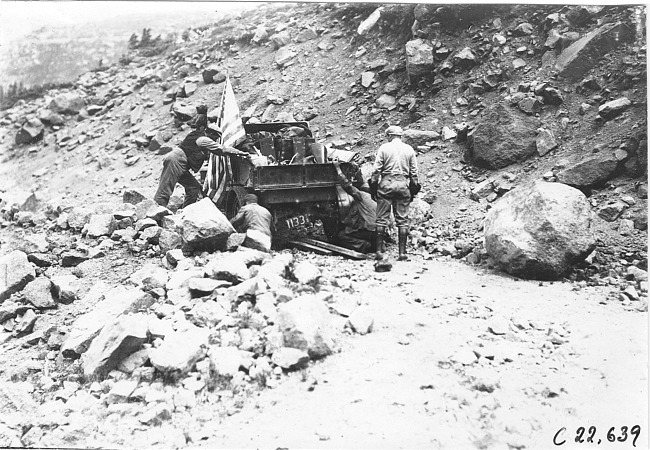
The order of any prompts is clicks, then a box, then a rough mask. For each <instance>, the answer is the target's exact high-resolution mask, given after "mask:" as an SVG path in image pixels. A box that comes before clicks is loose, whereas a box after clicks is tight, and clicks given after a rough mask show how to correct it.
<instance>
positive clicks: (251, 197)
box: [243, 194, 257, 205]
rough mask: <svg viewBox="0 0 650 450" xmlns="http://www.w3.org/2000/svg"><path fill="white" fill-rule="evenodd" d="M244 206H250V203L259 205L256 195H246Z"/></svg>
mask: <svg viewBox="0 0 650 450" xmlns="http://www.w3.org/2000/svg"><path fill="white" fill-rule="evenodd" d="M243 200H244V204H246V205H248V204H249V203H257V195H255V194H246V195H244V198H243Z"/></svg>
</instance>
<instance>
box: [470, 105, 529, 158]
mask: <svg viewBox="0 0 650 450" xmlns="http://www.w3.org/2000/svg"><path fill="white" fill-rule="evenodd" d="M536 125H537V124H536V121H535V120H534V119H532V118H528V117H526V116H522V115H521V114H520V113H518V112H517V111H515V110H511V109H508V108H507V107H506V106H505V105H503V104H501V103H498V104H496V105H494V106H492V107H488V109H487V110H486V112H485V115H484V116H483V117H482V119H481V122H480V123H479V124H478V125H477V126H476V127H474V129H473V130H472V131H471V132H470V133H469V134H468V135H467V150H468V151H467V153H466V157H467V159H469V160H470V161H471V162H472V163H473V164H475V165H477V166H480V167H487V168H489V169H501V168H503V167H507V166H509V165H510V164H514V163H516V162H519V161H523V160H525V159H527V158H528V157H530V156H532V155H533V154H534V153H535V151H536V150H537V145H536V138H537V136H536V134H537V133H536V132H537V126H536Z"/></svg>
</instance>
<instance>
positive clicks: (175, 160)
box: [153, 105, 250, 208]
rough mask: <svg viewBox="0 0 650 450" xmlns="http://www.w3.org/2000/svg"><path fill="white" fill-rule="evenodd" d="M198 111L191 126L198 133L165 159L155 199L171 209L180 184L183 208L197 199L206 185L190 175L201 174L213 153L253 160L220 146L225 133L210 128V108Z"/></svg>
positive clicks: (245, 154)
mask: <svg viewBox="0 0 650 450" xmlns="http://www.w3.org/2000/svg"><path fill="white" fill-rule="evenodd" d="M196 111H197V115H196V116H195V117H194V118H193V119H192V121H191V122H190V126H191V127H192V128H194V130H192V131H191V132H190V133H189V134H188V135H187V136H185V139H183V142H181V144H180V146H179V147H177V148H175V149H174V150H172V151H171V152H169V153H168V154H167V155H166V156H165V159H164V160H163V170H162V174H161V175H160V182H159V184H158V190H157V191H156V195H155V196H154V198H153V199H154V201H155V202H156V203H158V204H159V205H161V206H165V207H167V204H168V203H169V197H171V195H172V193H173V192H174V188H175V187H176V183H179V184H180V185H181V186H183V187H184V188H185V201H184V202H183V208H185V207H186V206H188V205H191V204H192V203H194V202H195V201H196V200H197V198H198V196H199V193H200V192H201V189H202V186H201V183H199V182H198V180H197V179H196V178H195V177H194V175H192V174H191V173H190V169H191V170H192V171H194V172H198V171H199V170H200V169H201V166H202V165H203V163H204V162H205V161H206V160H207V159H208V156H209V153H214V154H216V155H224V154H231V155H237V156H241V157H244V158H249V157H250V155H249V154H248V153H246V152H242V151H239V150H237V149H235V148H233V147H226V146H222V145H221V144H218V143H217V142H218V141H219V139H220V138H221V134H222V133H221V130H220V129H219V128H217V127H215V126H212V125H208V116H207V112H208V107H207V106H205V105H201V106H197V107H196Z"/></svg>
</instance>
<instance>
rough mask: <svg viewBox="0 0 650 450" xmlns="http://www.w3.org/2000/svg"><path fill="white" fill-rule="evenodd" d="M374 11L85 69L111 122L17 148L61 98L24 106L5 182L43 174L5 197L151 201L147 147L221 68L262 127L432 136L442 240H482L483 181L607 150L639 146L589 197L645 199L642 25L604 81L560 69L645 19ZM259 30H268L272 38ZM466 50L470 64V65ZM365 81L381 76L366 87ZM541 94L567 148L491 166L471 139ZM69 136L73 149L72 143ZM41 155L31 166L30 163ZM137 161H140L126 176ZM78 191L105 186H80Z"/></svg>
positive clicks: (280, 22)
mask: <svg viewBox="0 0 650 450" xmlns="http://www.w3.org/2000/svg"><path fill="white" fill-rule="evenodd" d="M371 6H372V5H345V4H341V5H337V4H328V5H296V6H292V7H286V6H278V7H275V6H273V5H266V6H264V7H262V8H261V9H260V10H255V11H250V12H246V13H245V14H244V15H243V16H242V17H241V18H239V19H234V20H228V21H222V22H221V23H218V24H215V25H214V26H212V27H201V28H199V29H195V30H193V32H192V34H191V39H190V41H189V42H188V43H187V45H184V46H183V47H182V48H178V49H177V50H175V51H174V52H172V53H171V54H170V55H168V56H166V57H165V58H156V57H153V58H141V57H140V58H139V57H136V58H135V59H134V60H133V62H131V63H130V64H129V65H128V66H126V67H119V66H113V67H111V68H110V69H108V70H106V71H104V72H94V73H89V74H86V75H84V76H83V77H81V78H80V80H79V81H78V82H77V83H76V85H75V87H74V88H73V89H72V91H76V92H79V93H80V95H81V96H82V97H83V98H85V102H86V103H87V104H88V106H89V107H92V108H94V111H99V112H98V113H93V114H94V115H92V116H90V117H89V116H88V115H87V114H86V113H85V112H81V115H77V116H76V117H75V116H74V115H73V116H69V115H68V116H66V115H64V121H65V124H64V125H50V126H47V129H46V133H45V138H44V139H43V142H44V143H45V144H46V145H43V144H36V145H31V146H30V145H19V146H16V145H13V144H12V141H13V140H14V139H13V136H12V135H13V134H14V133H15V131H14V129H13V128H12V127H17V126H20V125H21V124H22V123H24V122H25V121H27V120H28V119H29V118H30V117H32V116H38V115H39V114H42V113H41V112H40V111H42V110H43V109H46V108H47V107H48V105H49V97H48V98H47V99H46V98H43V99H40V100H37V101H34V102H30V103H28V104H25V105H24V106H14V108H12V109H11V110H9V111H7V112H6V113H5V119H4V121H3V122H4V124H5V125H10V127H9V128H7V127H6V126H4V127H3V133H2V142H3V148H4V151H3V155H4V156H3V157H4V158H5V164H3V166H4V167H5V168H6V172H5V173H7V174H10V173H21V174H35V175H36V176H33V177H32V179H31V180H29V182H27V185H25V177H24V176H21V177H19V178H17V177H12V176H6V177H3V183H4V184H3V186H2V189H4V190H11V189H14V187H13V186H16V187H17V186H21V189H24V190H29V189H40V188H41V187H47V189H46V190H47V193H43V194H42V195H44V196H46V197H58V196H60V195H62V194H64V193H66V195H67V196H69V198H70V199H77V200H78V201H88V200H89V199H92V198H94V197H95V195H98V196H104V197H103V198H107V197H110V196H117V195H119V193H120V189H122V188H124V187H126V186H129V187H135V188H139V189H144V190H145V192H149V193H152V192H153V190H154V189H155V185H156V177H157V175H158V173H159V172H158V171H159V170H160V157H159V156H157V155H155V154H152V153H150V152H148V151H146V150H145V147H146V145H147V141H148V140H149V139H150V138H151V136H152V135H154V134H155V133H156V132H158V131H161V130H165V131H169V132H171V133H173V134H174V135H175V137H174V139H173V140H172V141H171V142H170V144H173V143H175V142H178V139H179V138H180V137H181V136H182V134H183V132H182V131H183V128H182V127H181V128H179V127H178V126H177V125H178V124H179V123H180V122H178V121H176V122H175V121H174V114H173V113H174V111H172V113H171V114H170V107H169V105H168V104H167V103H168V102H169V101H170V100H171V99H173V98H175V94H176V93H181V92H182V88H183V85H184V84H186V83H191V85H193V87H192V88H191V89H193V90H194V92H193V93H192V94H191V95H190V96H189V97H187V98H178V99H177V100H176V101H177V104H180V105H183V104H185V105H188V106H189V107H190V110H191V107H192V105H196V104H199V103H203V102H205V103H207V104H208V105H209V106H210V107H216V105H217V104H218V101H219V97H220V92H221V85H219V84H217V85H215V84H205V83H204V80H203V77H202V76H201V75H202V72H203V71H205V69H206V68H208V67H209V66H211V65H215V64H216V65H217V66H218V69H220V70H221V71H222V72H228V73H229V74H230V77H231V79H232V80H233V84H234V85H235V90H236V95H237V97H238V101H239V104H240V109H241V110H242V112H244V111H246V112H247V113H248V114H249V115H250V116H253V117H257V118H260V119H263V120H274V119H277V118H278V117H285V118H286V117H293V118H296V119H298V120H302V119H305V118H307V119H310V122H311V124H312V126H313V128H314V130H316V134H317V138H318V139H319V140H320V141H322V142H324V143H325V144H326V145H328V146H334V147H340V148H346V149H353V150H355V151H359V152H360V153H362V154H363V155H366V157H367V158H368V160H369V159H371V158H372V154H373V152H374V150H375V148H376V147H377V146H378V145H379V144H380V143H381V142H382V131H381V130H382V129H383V128H384V127H385V126H387V125H388V124H393V123H396V124H400V125H402V126H403V127H405V128H407V129H412V130H422V131H426V132H428V133H427V134H424V135H423V136H424V137H422V136H420V135H414V139H412V141H411V143H413V144H414V145H415V146H417V149H418V152H419V153H420V158H419V159H420V166H421V171H422V173H423V174H424V175H425V177H424V178H425V180H424V183H423V185H424V191H423V193H422V195H421V198H423V199H425V200H426V201H429V202H433V203H432V211H431V216H432V217H433V221H432V222H430V223H429V224H428V225H425V226H424V228H423V229H422V230H421V231H424V230H429V231H431V230H432V229H433V230H434V232H435V230H438V228H439V227H441V226H444V225H447V224H448V223H449V222H450V221H451V223H455V228H456V229H457V228H458V227H462V228H463V232H462V233H461V234H458V233H457V232H454V230H453V229H452V230H451V233H452V236H450V237H449V239H447V241H450V242H453V241H454V237H459V238H462V239H465V240H470V241H472V240H473V241H475V243H478V241H480V239H478V238H477V235H476V232H477V230H478V227H479V223H480V219H481V218H482V216H483V214H484V212H485V210H486V208H489V203H488V202H487V201H486V200H484V199H483V198H481V199H480V200H479V202H478V203H477V202H475V201H470V197H472V189H474V188H475V187H476V186H477V184H476V183H481V182H484V181H486V180H487V179H488V178H489V179H490V180H495V179H496V180H498V179H502V176H505V177H506V178H507V179H508V180H516V182H515V184H517V183H523V182H526V181H528V180H531V179H539V178H541V177H542V175H545V174H546V176H547V177H548V176H551V177H552V176H553V175H552V174H553V169H556V171H557V170H559V169H560V168H566V167H568V166H571V165H572V164H575V163H577V162H579V161H580V160H581V159H583V158H585V157H587V156H588V155H590V154H591V153H592V152H593V151H597V150H593V149H594V148H596V149H610V148H611V149H619V148H627V149H630V148H631V149H632V150H631V151H628V153H629V155H628V156H627V157H626V160H629V162H627V161H626V167H627V168H626V169H625V170H624V171H622V170H619V171H617V172H616V173H614V174H613V175H612V176H611V177H610V178H609V179H607V180H605V181H604V182H603V183H600V184H599V185H598V186H596V189H590V193H591V194H592V197H591V198H592V199H593V200H592V202H593V204H594V206H595V207H596V206H598V205H603V204H606V203H607V202H608V201H609V200H612V199H613V197H612V195H610V193H611V194H613V195H618V196H621V195H623V194H627V193H631V194H634V191H635V188H636V184H638V182H640V181H643V180H644V178H636V177H638V176H644V174H645V173H646V172H647V171H646V170H645V168H644V166H645V163H644V161H645V159H644V156H643V155H644V154H645V153H644V152H645V145H646V144H645V143H646V142H647V141H646V138H645V129H646V122H645V104H646V99H645V73H646V72H645V55H644V51H643V49H645V46H642V44H643V42H642V40H643V35H642V33H643V31H644V30H641V31H639V30H637V35H636V38H635V40H634V39H633V40H629V39H628V40H627V42H626V43H625V44H624V45H622V46H616V48H614V49H613V50H612V51H610V52H608V53H607V54H606V55H605V57H604V58H603V60H602V62H600V63H598V64H596V63H595V62H592V63H591V67H592V68H591V69H590V71H589V72H588V73H585V74H584V75H583V76H581V77H579V79H578V80H577V81H572V80H568V79H566V77H560V78H558V77H557V72H558V70H557V68H556V66H555V65H554V62H555V61H556V59H557V57H558V55H559V53H560V50H561V49H562V48H563V47H566V46H568V45H569V44H570V43H571V42H572V40H575V39H576V38H577V37H578V36H583V35H586V34H587V33H588V32H590V31H592V30H594V29H597V28H598V26H600V25H602V24H603V23H613V22H616V21H623V22H624V23H627V24H629V26H630V27H633V26H635V24H638V18H637V17H636V16H635V14H638V11H637V10H635V9H634V8H612V7H608V8H595V9H594V8H592V9H590V10H588V9H587V8H582V9H581V8H566V7H541V6H539V7H534V6H528V7H524V6H518V7H516V8H510V7H499V8H496V10H495V9H494V8H493V7H489V8H487V7H486V8H485V9H481V8H482V7H480V6H476V7H471V6H464V7H459V8H458V9H454V8H452V7H445V8H438V9H436V8H433V7H431V6H430V5H429V6H427V5H420V6H417V7H416V6H414V5H403V6H399V5H396V6H390V7H386V8H384V11H383V12H382V17H381V19H379V21H378V23H377V25H376V26H375V27H373V28H372V29H371V30H370V31H369V32H367V33H366V34H364V35H362V36H360V35H359V34H358V33H357V30H356V28H357V26H358V25H359V23H360V22H361V21H362V20H363V19H365V18H366V17H367V15H369V14H370V13H371V12H372V11H373V10H374V6H372V7H371ZM497 16H498V17H497ZM574 16H575V17H574ZM583 16H584V17H583ZM567 17H569V18H571V19H572V20H573V22H571V20H569V19H567ZM635 20H636V22H635ZM414 24H415V25H414ZM262 29H263V30H264V32H263V33H262V31H261V30H262ZM256 31H260V33H261V34H260V35H259V36H257V37H256V36H255V32H256ZM412 32H415V34H416V37H417V38H418V39H421V41H422V42H431V43H432V44H433V46H434V47H435V58H437V60H436V62H435V64H434V67H433V68H432V69H431V71H430V72H429V73H430V75H426V76H414V75H412V74H411V73H410V72H409V70H407V67H406V66H407V64H406V63H407V55H406V54H405V50H404V49H405V44H406V42H408V41H410V40H412V39H413V37H414V36H413V35H412ZM572 33H573V34H572ZM638 33H641V35H638ZM269 35H273V36H271V37H269ZM556 35H557V36H558V37H557V39H555V38H554V39H551V38H552V37H554V36H556ZM260 37H261V39H259V38H260ZM422 38H423V40H422ZM553 40H555V41H557V42H551V41H553ZM251 41H255V42H257V44H255V43H251ZM418 42H420V41H418ZM549 45H550V46H553V47H555V51H553V50H552V49H549ZM276 47H280V48H278V49H276V50H274V48H276ZM463 49H465V50H463ZM461 50H463V51H467V52H468V55H469V56H467V54H466V55H465V56H460V57H459V56H458V54H459V53H462V52H461ZM285 54H286V55H287V56H286V61H282V60H281V58H282V57H284V56H285ZM465 57H467V59H464V58H465ZM279 60H280V61H281V62H282V64H278V62H277V61H279ZM364 73H366V74H367V75H366V76H369V77H371V78H369V80H370V81H368V82H362V74H364ZM541 86H549V87H552V88H553V90H554V91H555V92H557V93H558V95H559V97H561V100H560V102H555V104H551V103H548V102H547V103H548V104H540V103H539V102H538V104H535V105H533V106H531V107H532V108H534V110H535V111H534V113H533V114H529V116H530V117H531V118H533V119H535V120H536V121H537V126H538V127H539V128H544V129H545V130H550V132H551V133H553V136H554V139H555V141H556V143H557V146H556V147H555V148H554V149H553V150H552V151H551V152H550V153H548V154H545V155H544V156H532V157H531V158H527V159H526V160H524V161H521V162H515V163H514V164H511V165H509V166H508V167H504V168H503V169H498V170H491V171H486V170H485V169H481V168H478V167H475V166H474V165H472V164H471V155H470V156H468V150H467V143H466V142H465V139H464V138H465V136H466V131H468V130H470V131H471V130H472V129H474V128H475V127H476V126H477V125H479V124H480V123H481V122H482V120H483V117H484V114H483V111H484V110H485V109H486V107H488V106H491V105H496V104H504V105H506V107H507V108H509V109H513V108H514V109H515V110H516V109H517V108H516V102H517V101H520V100H521V97H527V98H528V99H532V98H533V97H531V95H532V92H533V91H534V90H535V89H538V90H539V88H540V87H541ZM55 94H56V93H54V92H53V93H51V95H52V96H54V95H55ZM181 95H182V93H181V94H180V95H179V97H180V96H181ZM622 97H626V98H629V99H630V100H631V102H632V105H633V106H632V107H631V108H630V109H629V110H628V111H627V112H625V113H623V114H622V115H620V116H618V117H617V118H616V119H615V120H612V121H602V120H600V119H599V116H598V114H597V113H596V110H597V106H598V105H601V104H604V103H606V102H607V101H608V100H613V99H617V98H622ZM538 98H540V99H541V97H539V96H538ZM531 101H533V100H531ZM542 101H543V100H542ZM140 107H143V109H142V110H141V108H140ZM585 109H588V111H587V112H585ZM515 113H517V114H520V115H521V111H515ZM45 123H47V122H45ZM461 130H462V131H461ZM68 137H71V138H72V139H70V140H69V141H68V144H67V145H65V144H63V142H65V140H66V139H68ZM505 137H506V136H504V138H505ZM75 141H76V142H75ZM64 145H65V147H64ZM637 149H639V150H638V152H637ZM57 151H58V152H60V153H59V154H57V153H56V152H57ZM26 153H28V154H29V157H24V155H25V154H26ZM637 154H638V157H637V156H636V155H637ZM138 157H139V159H138ZM123 158H126V161H128V163H129V164H133V165H131V166H125V165H124V162H125V161H124V160H123ZM136 159H137V161H136V162H135V163H134V162H133V161H134V160H136ZM637 161H638V165H636V166H635V164H637ZM57 164H58V166H57ZM107 165H110V167H106V166H107ZM98 166H100V168H99V169H98ZM64 167H65V170H62V169H63V168H64ZM43 168H49V174H45V175H43V176H38V175H40V173H39V172H42V171H43ZM39 169H40V171H39ZM619 174H620V175H619ZM72 180H75V182H72ZM79 182H81V184H82V185H86V186H89V187H90V186H93V187H94V186H97V187H98V188H99V189H94V188H93V189H79V188H77V187H76V186H79ZM506 184H511V183H510V182H508V183H506ZM73 186H75V188H73ZM66 189H67V192H66V191H65V190H66ZM613 190H616V193H614V192H612V191H613ZM490 192H492V191H490V190H489V189H488V190H487V191H485V190H484V193H482V194H481V196H482V197H489V193H490ZM499 192H500V193H503V192H504V190H503V189H500V190H499ZM499 195H500V194H499ZM634 196H635V195H634ZM474 198H476V196H474ZM434 199H435V200H434ZM492 200H494V195H493V196H492V197H490V201H492ZM639 200H640V201H639V204H637V205H633V207H632V208H630V209H628V210H626V212H625V214H624V216H625V218H632V219H633V220H634V219H637V218H638V217H642V216H644V215H645V214H646V209H645V199H639ZM459 208H461V211H459ZM459 222H460V224H459ZM432 227H433V228H432ZM610 227H611V226H605V227H604V231H603V232H604V233H605V235H606V237H603V240H604V242H605V243H606V245H605V247H611V245H609V244H615V245H620V246H622V249H624V251H623V253H629V252H633V253H635V257H634V258H637V257H638V256H641V258H645V256H644V255H636V253H637V252H643V244H641V245H635V241H637V242H638V240H639V239H638V238H639V235H638V234H637V233H636V232H634V233H633V235H634V236H632V239H628V238H625V237H621V236H619V235H618V233H616V232H614V233H611V232H609V231H611V230H608V229H609V228H610ZM438 231H439V230H438ZM456 231H457V230H456ZM446 232H447V233H449V230H448V231H446ZM614 253H616V252H614ZM612 256H613V257H614V259H618V258H619V257H620V256H621V255H620V254H619V255H617V256H614V255H612Z"/></svg>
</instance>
